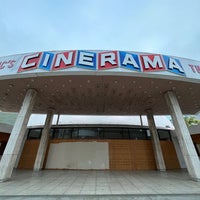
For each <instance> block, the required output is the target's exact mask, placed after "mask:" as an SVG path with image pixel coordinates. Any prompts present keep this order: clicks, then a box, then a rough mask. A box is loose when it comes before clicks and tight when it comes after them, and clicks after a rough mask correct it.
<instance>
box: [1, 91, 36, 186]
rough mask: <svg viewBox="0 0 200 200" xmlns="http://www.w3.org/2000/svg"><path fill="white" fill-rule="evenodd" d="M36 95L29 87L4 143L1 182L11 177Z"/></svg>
mask: <svg viewBox="0 0 200 200" xmlns="http://www.w3.org/2000/svg"><path fill="white" fill-rule="evenodd" d="M36 96H37V92H36V91H35V90H34V89H29V90H28V91H27V93H26V96H25V98H24V101H23V104H22V106H21V109H20V111H19V114H18V116H17V119H16V121H15V124H14V127H13V129H12V132H11V134H10V138H9V140H8V143H7V145H6V148H5V151H4V154H3V156H2V158H1V161H0V181H1V182H2V181H6V180H8V179H10V178H11V175H12V172H13V168H14V167H15V163H16V160H17V156H18V154H19V152H20V148H21V145H22V142H23V138H24V135H25V132H26V128H27V123H28V120H29V117H30V115H31V112H32V108H33V105H34V103H35V99H36Z"/></svg>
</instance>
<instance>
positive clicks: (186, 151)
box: [165, 91, 200, 181]
mask: <svg viewBox="0 0 200 200" xmlns="http://www.w3.org/2000/svg"><path fill="white" fill-rule="evenodd" d="M165 99H166V101H167V105H168V107H169V110H170V113H171V116H172V119H173V122H174V126H175V131H176V133H177V138H178V142H179V144H180V148H181V151H182V154H183V158H184V160H185V164H186V167H187V170H188V173H189V174H190V176H191V178H192V179H193V180H196V181H199V180H200V161H199V158H198V155H197V152H196V150H195V147H194V144H193V142H192V139H191V136H190V133H189V130H188V128H187V126H186V123H185V121H184V118H183V114H182V111H181V109H180V106H179V103H178V100H177V98H176V95H175V94H174V92H173V91H168V92H166V93H165Z"/></svg>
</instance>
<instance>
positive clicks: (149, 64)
mask: <svg viewBox="0 0 200 200" xmlns="http://www.w3.org/2000/svg"><path fill="white" fill-rule="evenodd" d="M140 60H141V64H142V68H143V71H160V70H165V65H164V62H163V61H162V58H161V56H160V55H158V54H150V55H140Z"/></svg>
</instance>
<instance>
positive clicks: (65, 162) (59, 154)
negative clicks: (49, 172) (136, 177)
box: [18, 126, 180, 170]
mask: <svg viewBox="0 0 200 200" xmlns="http://www.w3.org/2000/svg"><path fill="white" fill-rule="evenodd" d="M41 132H42V128H32V129H29V132H28V138H27V140H26V142H25V145H24V148H23V151H22V154H21V158H20V160H19V164H18V168H19V169H33V167H34V162H35V158H36V154H37V150H38V146H39V143H40V136H41ZM148 132H149V130H148V129H147V128H133V127H92V126H90V127H72V126H71V127H69V126H68V127H53V128H52V129H51V131H50V139H49V142H48V148H47V153H46V156H45V162H44V165H43V169H76V170H79V169H84V170H91V169H93V170H99V169H101V170H156V162H155V156H154V153H153V146H152V141H151V137H150V134H149V133H148ZM158 134H159V138H160V143H161V148H162V152H163V157H164V161H165V165H166V168H167V169H179V168H180V166H179V162H178V158H177V155H176V151H175V148H174V145H173V142H172V140H171V133H170V131H169V130H158Z"/></svg>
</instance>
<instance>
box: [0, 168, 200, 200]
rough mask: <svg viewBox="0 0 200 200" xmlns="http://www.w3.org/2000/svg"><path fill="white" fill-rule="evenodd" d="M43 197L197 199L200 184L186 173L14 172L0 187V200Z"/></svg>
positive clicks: (199, 195) (199, 196)
mask: <svg viewBox="0 0 200 200" xmlns="http://www.w3.org/2000/svg"><path fill="white" fill-rule="evenodd" d="M116 195H117V196H116ZM14 196H15V197H14ZM42 196H43V197H44V196H45V199H63V200H64V199H121V198H122V197H123V199H163V200H164V199H168V198H167V197H171V198H170V199H179V197H180V199H200V182H195V181H192V180H191V179H190V177H189V175H188V173H187V172H185V171H168V172H158V171H73V170H44V171H41V172H38V173H35V172H32V171H28V170H27V171H26V170H17V171H15V172H14V173H13V176H12V179H11V180H9V181H7V182H2V183H0V199H2V198H3V199H16V200H17V199H24V198H25V197H26V199H27V198H28V197H29V198H30V197H31V199H40V198H42ZM188 197H189V198H188Z"/></svg>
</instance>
